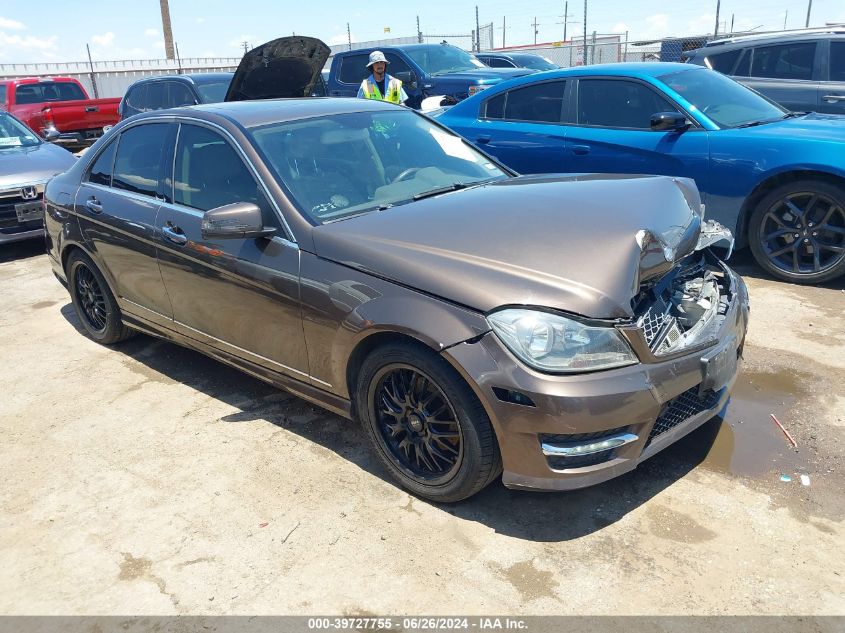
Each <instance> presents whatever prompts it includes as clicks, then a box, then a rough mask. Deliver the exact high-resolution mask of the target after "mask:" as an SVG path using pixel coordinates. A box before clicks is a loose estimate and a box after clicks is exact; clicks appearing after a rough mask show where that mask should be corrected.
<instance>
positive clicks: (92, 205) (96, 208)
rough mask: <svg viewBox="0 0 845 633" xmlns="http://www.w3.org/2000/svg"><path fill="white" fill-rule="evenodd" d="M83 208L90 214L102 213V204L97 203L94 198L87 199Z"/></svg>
mask: <svg viewBox="0 0 845 633" xmlns="http://www.w3.org/2000/svg"><path fill="white" fill-rule="evenodd" d="M85 207H86V208H87V209H88V210H89V211H90V212H91V213H102V212H103V205H102V204H100V201H99V200H97V199H96V198H94V197H91V198H88V199H87V200H86V201H85Z"/></svg>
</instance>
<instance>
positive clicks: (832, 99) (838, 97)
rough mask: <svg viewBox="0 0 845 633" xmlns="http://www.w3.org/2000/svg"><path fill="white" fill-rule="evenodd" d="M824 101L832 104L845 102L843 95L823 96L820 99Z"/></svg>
mask: <svg viewBox="0 0 845 633" xmlns="http://www.w3.org/2000/svg"><path fill="white" fill-rule="evenodd" d="M822 99H824V100H825V101H829V102H830V103H833V102H835V101H845V95H825V96H823V97H822Z"/></svg>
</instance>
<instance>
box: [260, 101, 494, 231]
mask: <svg viewBox="0 0 845 633" xmlns="http://www.w3.org/2000/svg"><path fill="white" fill-rule="evenodd" d="M250 133H251V136H252V138H253V141H254V144H255V146H256V147H257V148H258V150H259V152H260V153H261V154H262V155H263V157H264V160H265V162H266V163H267V164H268V166H269V167H270V168H271V169H272V170H273V171H274V172H275V175H276V177H277V178H278V180H280V181H281V182H282V183H283V184H284V185H285V187H286V188H287V190H288V192H289V193H290V195H291V196H292V197H293V199H294V201H295V202H296V203H297V205H298V206H299V208H300V209H301V210H302V211H303V212H304V213H305V215H307V216H308V217H309V218H310V219H311V220H313V221H314V222H315V223H318V224H323V223H325V222H332V221H336V220H342V219H345V218H348V217H351V216H354V215H360V214H362V213H369V212H372V211H377V210H384V209H386V208H389V207H391V206H393V205H399V204H404V203H408V202H412V201H413V200H414V198H415V197H417V198H419V197H421V196H427V195H436V194H437V193H442V192H440V191H439V190H441V189H443V190H444V192H445V190H449V191H451V190H452V189H457V188H460V187H464V186H471V185H473V184H475V183H479V182H482V181H489V180H499V179H503V178H507V177H508V176H507V174H506V173H505V172H503V171H502V170H501V169H500V168H499V167H497V166H496V165H495V164H493V163H492V162H490V160H489V159H488V158H487V157H485V156H484V155H482V154H480V153H479V152H478V151H476V150H475V149H473V148H472V147H471V146H470V145H469V144H468V143H466V142H464V141H463V140H462V139H461V138H460V137H458V136H455V135H454V134H452V133H451V132H448V131H446V130H444V129H443V128H441V127H439V126H437V125H435V124H433V123H432V122H431V121H429V120H428V119H426V118H425V117H423V116H420V115H418V114H415V113H413V112H411V111H408V110H402V111H398V112H354V113H349V114H340V115H335V116H327V117H319V118H313V119H306V120H301V121H292V122H286V123H273V124H271V125H267V126H263V127H260V128H255V129H253V130H251V132H250Z"/></svg>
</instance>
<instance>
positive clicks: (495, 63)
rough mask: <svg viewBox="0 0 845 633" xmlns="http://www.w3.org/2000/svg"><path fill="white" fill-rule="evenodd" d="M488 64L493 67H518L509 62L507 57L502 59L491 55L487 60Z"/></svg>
mask: <svg viewBox="0 0 845 633" xmlns="http://www.w3.org/2000/svg"><path fill="white" fill-rule="evenodd" d="M487 65H488V66H490V67H491V68H516V66H515V65H514V64H513V63H512V62H509V61H508V60H506V59H500V58H498V57H491V58H490V60H489V61H488V62H487Z"/></svg>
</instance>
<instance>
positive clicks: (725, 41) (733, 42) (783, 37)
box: [691, 27, 845, 53]
mask: <svg viewBox="0 0 845 633" xmlns="http://www.w3.org/2000/svg"><path fill="white" fill-rule="evenodd" d="M831 37H843V38H845V27H840V28H830V29H809V30H800V31H787V32H780V33H755V34H753V35H740V36H737V37H727V38H722V39H718V40H713V41H712V42H707V43H706V44H705V45H704V46H702V47H701V48H699V49H698V50H696V51H695V52H696V53H698V52H709V51H710V50H712V49H714V48H723V47H724V48H727V47H731V46H736V47H738V48H739V47H745V46H748V45H749V44H756V43H758V42H759V43H765V44H772V43H778V42H796V41H807V40H818V39H830V38H831ZM691 52H692V51H691Z"/></svg>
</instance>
